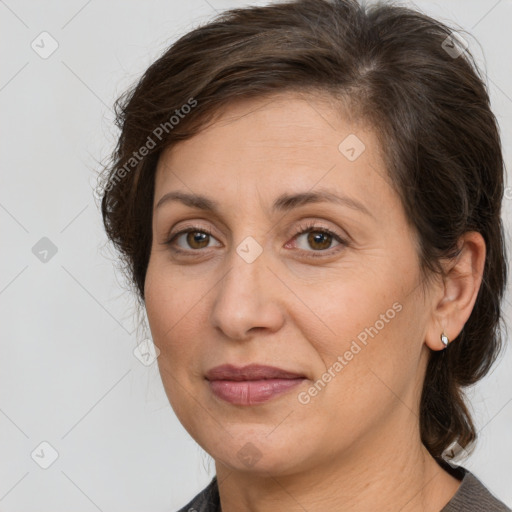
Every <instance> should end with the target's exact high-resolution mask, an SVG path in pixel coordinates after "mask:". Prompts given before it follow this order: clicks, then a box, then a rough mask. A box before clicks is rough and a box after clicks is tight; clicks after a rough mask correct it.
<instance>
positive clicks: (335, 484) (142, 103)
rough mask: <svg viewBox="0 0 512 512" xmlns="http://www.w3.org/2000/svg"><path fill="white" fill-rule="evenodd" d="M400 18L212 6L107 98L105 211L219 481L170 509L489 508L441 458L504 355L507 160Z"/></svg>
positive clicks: (466, 442)
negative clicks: (111, 145)
mask: <svg viewBox="0 0 512 512" xmlns="http://www.w3.org/2000/svg"><path fill="white" fill-rule="evenodd" d="M465 46H466V45H465V44H464V40H462V39H460V38H458V37H456V36H455V35H454V34H452V33H451V32H450V29H449V28H448V27H446V26H444V25H443V24H441V23H439V22H437V21H435V20H433V19H431V18H429V17H427V16H425V15H422V14H420V13H417V12H415V11H413V10H409V9H405V8H400V7H394V6H386V5H383V6H376V7H371V8H366V7H361V6H359V5H358V3H357V2H355V1H352V0H335V1H327V0H325V1H324V0H297V1H293V2H286V3H276V4H272V5H270V6H266V7H253V8H246V9H237V10H233V11H229V12H227V13H223V14H221V15H220V16H219V17H218V18H217V19H216V20H214V21H213V22H211V23H209V24H208V25H206V26H203V27H200V28H198V29H195V30H193V31H192V32H190V33H189V34H187V35H185V36H184V37H182V38H181V39H180V40H179V41H177V42H176V43H175V44H174V45H173V46H172V47H171V48H170V49H169V50H168V51H167V52H166V53H165V54H164V55H163V56H162V57H161V58H160V59H158V60H157V61H156V62H155V63H154V64H153V65H152V66H151V67H150V68H149V69H148V70H147V72H146V73H145V75H144V76H143V78H142V79H141V80H140V82H139V83H138V84H137V86H136V87H135V88H134V89H133V90H132V91H130V93H128V94H127V95H126V96H125V97H124V98H122V99H121V101H120V102H119V103H118V107H119V110H118V114H119V123H120V127H121V129H122V132H121V136H120V139H119V144H118V147H117V150H116V153H115V155H114V159H113V162H112V165H111V166H110V168H109V169H107V174H106V180H105V181H104V182H103V184H102V187H103V189H102V193H103V199H102V213H103V216H104V222H105V227H106V230H107V233H108V235H109V237H110V238H111V239H112V240H113V242H114V243H115V244H116V245H117V247H118V249H119V250H120V253H121V255H122V256H123V258H124V262H125V263H126V265H127V267H126V269H127V271H128V272H129V275H130V278H131V279H132V282H133V283H134V285H135V287H136V290H137V292H138V294H139V298H140V300H141V303H142V304H143V305H144V307H145V308H146V311H147V315H148V320H149V325H150V328H151V333H152V337H153V340H154V343H155V345H156V346H157V347H158V349H159V350H160V356H159V358H158V362H159V369H160V373H161V376H162V381H163V384H164V387H165V390H166V393H167V396H168V398H169V401H170V403H171V405H172V407H173V409H174V411H175V413H176V415H177V417H178V418H179V420H180V421H181V423H182V424H183V426H184V427H185V428H186V429H187V431H188V432H189V433H190V435H191V436H192V437H193V438H194V439H195V440H196V441H197V442H198V443H199V444H200V445H201V446H202V447H203V448H204V450H206V451H207V452H208V453H209V454H210V455H211V456H212V457H213V459H214V460H215V466H216V477H215V478H214V479H213V480H212V482H211V483H210V485H209V486H208V487H207V488H206V489H204V490H203V491H202V492H201V493H200V494H199V495H198V496H196V497H195V498H194V499H193V500H192V501H191V502H190V503H189V504H188V505H186V506H185V507H184V508H182V510H183V511H186V510H188V511H193V510H197V511H218V510H221V507H222V511H223V512H233V511H237V512H238V511H274V510H280V511H281V510H287V511H295V510H297V511H298V510H301V511H304V510H307V511H310V512H313V511H319V510H327V509H329V510H336V511H338V510H339V511H370V510H371V511H376V510H379V511H380V510H390V511H398V510H400V511H404V512H407V511H419V510H421V511H429V512H438V511H441V510H442V511H443V512H454V511H462V510H464V511H477V510H485V511H505V510H510V509H508V508H507V507H506V506H505V505H504V504H503V503H502V502H501V501H499V500H498V499H497V498H496V497H494V496H493V495H492V494H491V493H490V492H489V491H488V490H487V489H486V488H485V487H484V485H483V484H482V483H481V482H480V481H479V480H478V479H477V478H476V477H475V476H474V475H472V474H471V473H470V472H469V471H468V470H466V469H465V468H463V467H459V466H456V465H454V464H453V463H452V464H448V463H447V462H445V459H446V460H450V457H453V456H454V455H457V454H458V453H459V452H461V451H465V450H467V451H469V450H470V449H471V446H472V443H473V442H474V440H475V439H476V437H477V432H476V429H475V426H474V424H473V422H472V419H471V416H470V413H469V411H468V408H467V405H466V403H465V401H464V398H463V388H464V387H465V386H468V385H470V384H473V383H475V382H477V381H478V380H479V379H481V378H482V377H483V376H484V375H485V374H486V373H487V372H488V370H489V369H490V367H491V365H492V363H493V362H494V360H495V359H496V357H497V355H498V353H499V349H500V347H501V336H500V329H499V327H500V320H501V310H500V303H501V299H502V296H503V292H504V287H505V282H506V258H505V249H504V243H503V233H502V222H501V219H500V208H501V199H502V195H503V160H502V152H501V146H500V139H499V135H498V130H497V126H496V121H495V117H494V116H493V114H492V113H491V111H490V108H489V98H488V95H487V92H486V89H485V87H484V85H483V83H482V80H481V79H480V78H479V76H478V71H477V69H476V67H475V65H474V62H473V60H472V58H471V56H470V55H469V53H468V52H467V51H466V49H465Z"/></svg>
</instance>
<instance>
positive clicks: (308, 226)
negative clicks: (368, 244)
mask: <svg viewBox="0 0 512 512" xmlns="http://www.w3.org/2000/svg"><path fill="white" fill-rule="evenodd" d="M298 229H299V231H298V232H297V233H296V234H295V235H294V237H293V240H295V239H296V238H298V237H299V236H301V235H303V234H304V233H307V232H308V231H313V232H317V233H321V234H325V235H329V236H331V237H333V238H334V239H335V240H336V241H337V242H339V244H340V246H342V247H343V246H345V247H346V246H348V241H347V240H346V239H344V238H342V237H341V236H340V235H338V234H337V233H335V232H334V231H332V230H330V229H328V228H324V227H322V226H318V225H316V224H315V222H313V221H309V222H306V223H305V224H302V225H300V226H299V227H298ZM195 232H197V233H203V234H207V235H208V236H210V237H213V238H215V237H214V235H213V233H212V231H211V230H210V229H209V228H207V227H205V228H203V227H201V226H192V227H189V228H186V229H183V230H181V231H178V232H177V233H174V234H172V235H170V237H169V238H168V239H167V240H166V241H165V242H164V245H169V246H172V245H173V243H174V241H175V240H176V239H177V238H178V237H180V236H181V235H184V234H187V233H195ZM300 250H301V251H303V252H307V253H312V254H310V255H309V256H310V257H312V258H322V257H325V253H326V252H327V253H329V256H331V255H332V252H331V250H332V248H331V249H325V250H318V251H314V250H311V251H306V250H304V249H300ZM339 250H340V249H338V251H339ZM173 251H175V252H177V253H181V254H189V253H191V252H200V251H201V249H190V250H184V249H180V248H176V247H173ZM338 251H335V252H338ZM315 253H317V254H315ZM318 253H321V254H318Z"/></svg>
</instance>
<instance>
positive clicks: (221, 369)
mask: <svg viewBox="0 0 512 512" xmlns="http://www.w3.org/2000/svg"><path fill="white" fill-rule="evenodd" d="M305 379H306V377H305V375H303V374H300V373H296V372H292V371H288V370H284V369H282V368H277V367H275V366H266V365H260V364H250V365H247V366H242V367H237V366H233V365H230V364H225V365H221V366H216V367H215V368H212V369H211V370H209V371H208V372H207V373H206V380H207V381H208V384H209V386H210V390H211V391H212V393H213V394H214V395H215V396H216V397H218V398H220V399H222V400H224V401H226V402H229V403H231V404H233V405H256V404H261V403H264V402H267V401H268V400H271V399H272V398H275V397H277V396H279V395H281V394H282V393H285V392H286V391H288V390H290V389H292V388H294V387H295V386H298V385H299V384H301V383H302V382H303V381H304V380H305Z"/></svg>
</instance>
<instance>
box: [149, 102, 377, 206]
mask: <svg viewBox="0 0 512 512" xmlns="http://www.w3.org/2000/svg"><path fill="white" fill-rule="evenodd" d="M386 179H387V173H386V172H385V169H384V164H383V161H382V159H381V157H380V151H379V145H378V141H377V137H376V135H375V133H374V132H373V131H372V129H371V128H370V127H369V126H367V125H366V124H364V123H363V122H361V121H358V120H356V119H354V116H352V117H350V116H348V115H344V114H343V109H342V108H341V106H340V104H339V103H337V102H335V101H334V100H333V99H332V98H329V97H325V96H318V97H317V96H311V95H309V96H305V95H303V94H298V93H286V94H279V95H274V96H270V97H266V98H256V99H250V100H249V99H246V100H241V101H237V102H234V103H232V104H230V105H229V106H227V107H226V108H225V110H224V111H223V112H222V113H221V114H220V115H219V116H218V117H217V118H216V120H215V122H214V123H213V124H211V125H210V126H208V127H207V128H205V129H203V130H202V131H200V132H199V133H197V134H196V135H194V136H193V137H191V138H190V139H188V140H185V141H182V142H179V143H177V144H176V145H174V146H173V147H171V148H168V149H167V150H165V151H164V152H163V153H162V155H161V157H160V160H159V162H158V167H157V175H156V184H155V185H156V194H155V202H156V201H158V199H159V196H161V195H162V194H163V193H165V192H168V191H169V190H171V189H189V190H188V191H189V192H191V191H195V192H199V191H198V188H200V189H201V190H203V191H204V190H210V191H212V192H213V191H216V192H218V193H222V194H228V193H230V192H232V193H239V194H240V193H242V190H244V189H252V190H254V189H256V188H257V189H258V190H259V191H261V190H263V191H264V193H265V191H267V192H268V193H269V194H273V195H278V194H279V193H282V192H284V191H286V190H288V191H290V190H292V189H293V190H300V191H304V190H308V189H312V188H313V187H315V186H316V185H320V186H323V187H327V188H329V187H330V188H333V189H339V188H342V189H343V191H346V192H352V193H358V194H364V193H366V192H365V191H368V192H372V190H371V189H372V188H373V189H374V190H373V192H372V193H373V194H376V193H378V188H379V187H382V186H386V182H385V180H386Z"/></svg>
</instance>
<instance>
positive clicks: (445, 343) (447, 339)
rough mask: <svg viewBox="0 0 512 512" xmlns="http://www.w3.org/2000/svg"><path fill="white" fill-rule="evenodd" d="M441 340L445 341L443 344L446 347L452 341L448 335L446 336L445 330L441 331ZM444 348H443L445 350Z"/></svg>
mask: <svg viewBox="0 0 512 512" xmlns="http://www.w3.org/2000/svg"><path fill="white" fill-rule="evenodd" d="M441 341H442V342H443V345H444V349H445V348H446V347H447V346H448V344H449V343H450V340H449V338H448V336H446V334H445V333H444V331H443V332H442V333H441ZM444 349H443V350H444Z"/></svg>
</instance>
